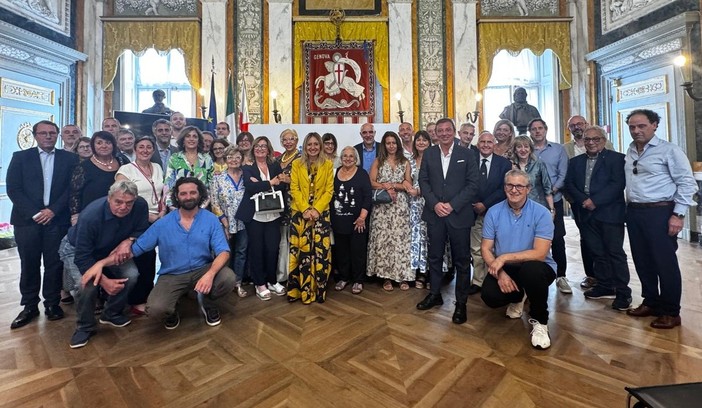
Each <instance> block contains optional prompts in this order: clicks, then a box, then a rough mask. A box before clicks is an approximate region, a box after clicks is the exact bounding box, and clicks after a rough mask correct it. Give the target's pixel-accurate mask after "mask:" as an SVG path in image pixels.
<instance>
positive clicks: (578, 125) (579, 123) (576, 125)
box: [568, 122, 586, 128]
mask: <svg viewBox="0 0 702 408" xmlns="http://www.w3.org/2000/svg"><path fill="white" fill-rule="evenodd" d="M585 125H586V123H585V122H577V123H571V124H570V125H568V127H569V128H574V127H583V126H585Z"/></svg>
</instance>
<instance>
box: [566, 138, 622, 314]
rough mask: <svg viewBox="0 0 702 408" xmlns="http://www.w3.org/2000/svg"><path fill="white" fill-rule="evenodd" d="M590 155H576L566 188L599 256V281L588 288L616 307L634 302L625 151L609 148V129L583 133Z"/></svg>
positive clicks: (591, 294) (596, 267)
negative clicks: (627, 250)
mask: <svg viewBox="0 0 702 408" xmlns="http://www.w3.org/2000/svg"><path fill="white" fill-rule="evenodd" d="M583 140H584V142H585V150H586V154H581V155H579V156H575V157H573V158H572V159H570V162H569V163H568V173H567V175H566V181H565V189H566V191H567V193H568V196H569V197H571V200H572V201H571V205H572V207H573V208H574V209H575V208H577V209H578V211H574V215H575V216H577V217H579V220H578V225H579V226H580V234H581V235H582V237H583V239H584V240H585V242H586V244H587V247H588V248H589V249H590V254H591V255H592V259H593V273H594V275H595V279H597V285H596V286H594V287H593V288H591V289H589V290H587V291H585V297H586V298H588V299H614V302H613V303H612V308H614V309H617V310H627V309H629V306H630V305H631V289H630V288H629V286H628V285H629V267H628V266H627V263H626V253H624V220H625V211H626V205H625V202H624V186H625V183H626V181H625V175H624V155H623V154H621V153H618V152H614V151H611V150H607V149H605V143H606V141H607V136H606V134H605V131H604V129H602V128H600V127H597V126H590V127H587V128H586V129H585V131H584V132H583Z"/></svg>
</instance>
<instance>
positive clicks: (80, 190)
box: [69, 158, 126, 214]
mask: <svg viewBox="0 0 702 408" xmlns="http://www.w3.org/2000/svg"><path fill="white" fill-rule="evenodd" d="M123 164H126V163H125V162H123V161H122V160H120V158H116V159H115V161H114V162H113V164H112V166H113V167H114V171H104V170H102V169H100V168H98V167H97V166H96V165H95V164H94V163H93V162H92V160H83V161H82V162H80V164H79V165H78V166H76V168H75V170H73V177H71V200H70V203H69V206H70V209H71V214H78V213H80V212H81V211H83V208H85V206H87V205H88V204H90V203H92V202H93V201H95V200H97V199H98V198H101V197H105V196H106V195H107V192H108V191H109V190H110V186H112V184H114V182H115V175H116V174H117V170H119V167H120V166H121V165H123Z"/></svg>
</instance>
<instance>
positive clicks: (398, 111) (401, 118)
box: [395, 92, 405, 123]
mask: <svg viewBox="0 0 702 408" xmlns="http://www.w3.org/2000/svg"><path fill="white" fill-rule="evenodd" d="M395 99H397V114H398V115H400V123H403V122H404V121H405V116H404V115H405V112H404V111H403V110H402V102H400V99H402V94H401V93H399V92H398V93H396V94H395Z"/></svg>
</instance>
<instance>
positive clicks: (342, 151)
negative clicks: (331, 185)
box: [339, 146, 361, 164]
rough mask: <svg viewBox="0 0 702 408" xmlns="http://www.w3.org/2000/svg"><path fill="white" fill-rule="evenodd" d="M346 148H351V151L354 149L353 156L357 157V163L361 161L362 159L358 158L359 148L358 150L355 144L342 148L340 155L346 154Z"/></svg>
mask: <svg viewBox="0 0 702 408" xmlns="http://www.w3.org/2000/svg"><path fill="white" fill-rule="evenodd" d="M346 150H351V151H353V157H354V158H355V159H356V164H358V163H360V162H361V159H359V158H358V150H356V148H355V147H353V146H346V147H344V148H343V149H341V152H340V153H339V156H343V155H344V152H345V151H346Z"/></svg>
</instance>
